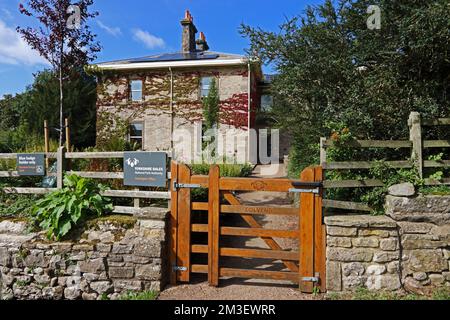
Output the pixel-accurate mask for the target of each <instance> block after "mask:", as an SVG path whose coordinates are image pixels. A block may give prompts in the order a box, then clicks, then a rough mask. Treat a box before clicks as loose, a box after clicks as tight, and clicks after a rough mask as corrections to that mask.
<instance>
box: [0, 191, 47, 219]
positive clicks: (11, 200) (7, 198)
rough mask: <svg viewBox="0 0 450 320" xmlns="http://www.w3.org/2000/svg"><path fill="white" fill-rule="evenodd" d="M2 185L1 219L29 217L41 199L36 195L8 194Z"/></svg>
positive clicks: (0, 198) (0, 193) (0, 199)
mask: <svg viewBox="0 0 450 320" xmlns="http://www.w3.org/2000/svg"><path fill="white" fill-rule="evenodd" d="M1 188H2V185H1V184H0V217H14V218H21V217H29V216H30V215H31V213H32V209H33V205H34V204H35V203H36V201H38V200H39V199H40V197H39V196H36V195H22V194H7V193H5V192H3V191H2V189H1Z"/></svg>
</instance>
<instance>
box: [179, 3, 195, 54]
mask: <svg viewBox="0 0 450 320" xmlns="http://www.w3.org/2000/svg"><path fill="white" fill-rule="evenodd" d="M181 25H182V26H183V36H182V42H181V50H182V51H183V52H195V51H196V49H197V48H196V46H195V34H196V33H197V28H196V27H195V25H194V18H193V17H192V15H191V13H190V12H189V10H186V13H185V15H184V19H183V20H181Z"/></svg>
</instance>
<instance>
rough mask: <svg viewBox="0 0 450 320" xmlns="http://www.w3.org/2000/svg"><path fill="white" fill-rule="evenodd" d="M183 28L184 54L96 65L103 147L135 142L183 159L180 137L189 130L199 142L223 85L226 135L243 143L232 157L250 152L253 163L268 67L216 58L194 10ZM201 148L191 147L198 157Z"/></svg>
mask: <svg viewBox="0 0 450 320" xmlns="http://www.w3.org/2000/svg"><path fill="white" fill-rule="evenodd" d="M181 25H182V50H181V51H180V52H176V53H165V54H160V55H154V56H146V57H142V58H134V59H124V60H119V61H112V62H104V63H100V64H98V65H97V66H96V68H97V69H98V70H97V72H98V74H99V77H98V79H99V81H98V89H97V91H98V94H97V95H98V99H97V144H98V145H102V144H106V143H108V141H110V140H111V139H114V137H120V138H122V137H127V138H128V139H129V140H130V141H133V142H137V143H138V144H139V145H141V148H142V149H143V150H149V151H174V152H175V154H177V150H176V149H177V148H179V145H177V144H176V142H174V141H173V140H174V139H172V137H174V136H175V135H174V132H177V130H178V131H179V130H181V131H179V132H181V136H182V137H184V136H186V135H187V134H188V133H190V134H192V135H193V136H194V137H195V136H196V135H198V130H201V129H198V128H201V124H202V121H203V104H202V99H203V98H204V97H205V96H207V95H208V93H209V90H210V85H211V81H212V79H215V81H216V84H217V87H218V92H219V96H220V111H219V119H220V120H219V132H225V130H228V134H229V133H230V132H231V133H232V136H233V137H234V138H235V137H237V136H239V137H241V138H243V139H241V140H242V141H240V142H238V143H236V142H234V144H233V147H232V149H231V150H230V149H227V151H226V152H227V154H228V153H234V154H236V153H239V152H244V153H245V157H246V160H247V161H248V160H249V152H250V151H251V150H257V145H254V144H255V143H254V142H253V141H251V140H252V139H250V137H251V134H252V133H251V131H252V130H249V128H250V129H254V128H256V123H255V119H256V112H257V110H259V108H260V104H261V93H262V91H261V88H263V86H262V85H261V84H262V83H263V79H264V76H263V74H262V70H261V65H260V63H259V62H258V61H251V60H250V59H248V58H247V57H245V56H241V55H235V54H227V53H219V52H214V51H210V50H209V46H208V43H207V42H206V38H205V35H204V34H203V32H200V36H199V38H198V39H196V34H197V28H196V26H195V25H194V19H193V17H192V15H191V14H190V13H189V11H186V14H185V17H184V19H183V20H181ZM230 130H231V131H230ZM183 132H184V133H186V134H184V133H183ZM194 140H195V139H194ZM196 141H198V140H195V141H191V142H189V143H188V145H187V148H188V149H190V150H189V151H193V150H198V148H199V145H198V143H196ZM249 141H250V142H249ZM174 143H175V145H174ZM227 143H228V142H227ZM200 145H201V143H200ZM219 147H220V146H219ZM182 148H186V144H184V145H183V147H182ZM252 148H253V149H252ZM195 152H196V151H193V153H195ZM180 154H181V152H180Z"/></svg>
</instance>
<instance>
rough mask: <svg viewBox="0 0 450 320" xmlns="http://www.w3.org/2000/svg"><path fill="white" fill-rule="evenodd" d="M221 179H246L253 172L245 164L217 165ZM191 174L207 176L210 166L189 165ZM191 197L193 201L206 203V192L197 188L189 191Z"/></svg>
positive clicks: (205, 164)
mask: <svg viewBox="0 0 450 320" xmlns="http://www.w3.org/2000/svg"><path fill="white" fill-rule="evenodd" d="M218 166H219V168H220V176H221V177H248V176H250V175H251V173H252V171H253V166H252V165H251V164H249V163H246V164H218ZM190 167H191V171H192V174H198V175H208V174H209V169H210V168H211V164H208V163H202V164H192V165H190ZM191 197H192V199H193V200H194V201H207V199H208V190H207V189H203V188H199V189H192V190H191Z"/></svg>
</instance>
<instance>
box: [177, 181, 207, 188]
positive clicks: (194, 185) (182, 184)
mask: <svg viewBox="0 0 450 320" xmlns="http://www.w3.org/2000/svg"><path fill="white" fill-rule="evenodd" d="M201 187H202V186H201V185H199V184H192V183H178V182H177V181H176V180H175V181H174V182H173V189H174V190H178V189H180V188H188V189H195V188H201Z"/></svg>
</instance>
